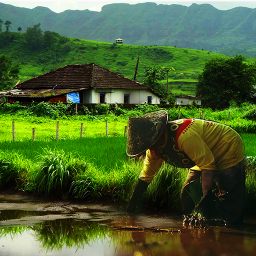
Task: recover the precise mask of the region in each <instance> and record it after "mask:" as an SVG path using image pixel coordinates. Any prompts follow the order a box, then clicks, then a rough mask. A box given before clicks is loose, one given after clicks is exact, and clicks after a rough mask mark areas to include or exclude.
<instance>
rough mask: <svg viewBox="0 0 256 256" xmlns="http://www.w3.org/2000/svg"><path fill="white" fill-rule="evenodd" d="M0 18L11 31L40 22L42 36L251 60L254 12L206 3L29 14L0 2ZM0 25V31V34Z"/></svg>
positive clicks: (35, 10)
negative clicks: (8, 23) (172, 48)
mask: <svg viewBox="0 0 256 256" xmlns="http://www.w3.org/2000/svg"><path fill="white" fill-rule="evenodd" d="M0 19H1V20H2V21H3V22H4V23H5V21H6V20H9V21H11V22H12V23H11V29H10V31H11V32H15V31H16V32H17V28H18V27H21V28H22V31H21V32H25V31H26V29H27V27H33V26H34V25H36V24H38V23H40V24H41V29H42V30H43V31H54V32H57V33H59V34H61V35H64V36H68V37H73V38H81V39H88V40H95V41H103V42H113V43H114V42H115V40H116V39H117V38H122V39H123V42H124V43H125V44H134V45H163V46H176V47H181V48H191V49H200V50H201V49H204V50H207V51H215V52H220V53H224V54H228V55H235V54H243V55H244V56H246V57H256V48H255V45H256V44H255V43H256V9H251V8H247V7H237V8H233V9H230V10H225V11H224V10H218V9H216V8H215V7H213V6H212V5H210V4H200V5H198V4H192V5H191V6H189V7H186V6H182V5H176V4H172V5H163V4H159V5H157V4H156V3H140V4H134V5H131V4H124V3H120V4H108V5H105V6H103V8H102V10H101V11H100V12H96V11H90V10H82V11H81V10H66V11H64V12H61V13H55V12H53V11H51V10H50V9H48V8H46V7H40V6H39V7H35V8H33V9H28V8H21V7H15V6H12V5H9V4H3V3H0ZM4 23H3V25H2V29H3V30H4Z"/></svg>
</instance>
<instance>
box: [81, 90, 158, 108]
mask: <svg viewBox="0 0 256 256" xmlns="http://www.w3.org/2000/svg"><path fill="white" fill-rule="evenodd" d="M101 93H104V92H103V90H102V91H101V92H97V91H95V90H94V89H90V90H86V91H84V92H83V103H94V104H97V103H100V94H101ZM125 94H127V95H130V97H129V100H130V101H129V103H130V104H141V103H145V102H148V96H151V97H152V104H159V103H160V99H159V97H158V96H156V95H155V94H153V93H152V92H150V91H147V90H123V89H113V90H111V92H105V102H106V103H113V104H114V103H119V104H122V103H124V95H125Z"/></svg>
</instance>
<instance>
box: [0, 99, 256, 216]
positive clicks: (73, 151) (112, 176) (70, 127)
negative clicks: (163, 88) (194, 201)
mask: <svg viewBox="0 0 256 256" xmlns="http://www.w3.org/2000/svg"><path fill="white" fill-rule="evenodd" d="M15 107H17V106H15ZM254 107H255V106H254V105H248V104H244V105H242V106H241V107H232V108H229V109H226V110H223V111H213V110H211V109H197V108H194V107H182V108H180V110H179V108H169V109H167V111H168V113H169V119H170V120H174V119H177V118H178V115H179V113H180V118H191V117H193V118H198V117H199V113H200V115H202V111H204V115H205V117H206V118H207V119H209V120H213V121H219V122H222V123H226V124H228V125H230V126H231V127H233V128H235V129H236V130H237V131H238V132H239V133H240V134H241V136H242V138H243V140H244V144H245V154H246V156H252V157H254V158H255V156H256V154H255V153H256V146H255V143H254V141H255V139H256V138H255V136H256V134H255V131H256V125H255V122H253V121H251V120H248V119H244V118H243V116H247V115H245V114H246V113H247V112H248V111H250V110H251V109H253V108H254ZM157 109H159V107H157V106H148V105H140V106H137V107H136V108H135V109H133V110H129V111H127V110H123V112H122V113H123V114H122V115H120V116H116V115H114V113H111V112H109V113H108V114H106V115H101V116H99V115H95V116H94V115H73V116H72V115H71V116H66V115H63V116H59V118H58V120H59V128H60V129H59V130H60V133H59V140H56V122H57V120H56V119H52V118H47V117H37V116H32V115H30V114H29V111H28V109H24V110H19V111H18V114H15V112H14V113H12V114H8V113H7V111H5V113H2V114H1V115H0V133H1V134H2V136H1V137H0V185H2V188H3V187H4V186H6V185H8V184H10V183H11V184H12V185H15V186H16V188H17V189H21V190H24V191H30V192H36V193H42V194H46V195H47V194H55V195H58V196H60V197H67V196H68V197H71V198H84V199H87V198H95V199H101V200H103V199H104V200H110V201H112V202H119V203H121V205H122V206H125V205H126V204H127V203H128V200H129V198H130V196H131V193H132V191H133V187H134V185H135V183H136V181H137V179H138V175H139V173H140V171H141V169H142V166H143V162H142V161H137V160H134V159H129V158H128V156H127V155H126V153H125V151H126V137H125V136H124V127H125V126H126V125H127V121H128V117H129V116H134V115H142V114H144V113H146V112H150V111H154V110H157ZM12 110H13V109H12ZM118 113H120V110H119V112H118ZM250 118H251V116H250ZM228 119H229V120H228ZM13 120H15V129H16V140H15V141H12V121H13ZM106 120H108V128H109V133H108V136H106ZM81 123H83V125H84V136H83V138H80V127H81ZM32 128H35V129H36V139H35V141H32ZM10 170H11V172H10ZM186 174H187V170H183V169H177V168H174V167H172V166H169V165H167V164H164V165H163V166H162V168H161V170H160V171H159V173H158V175H157V176H156V177H155V178H154V180H153V182H152V183H151V184H150V186H149V189H148V191H147V194H146V201H147V202H148V203H149V204H150V205H151V206H156V207H168V208H169V209H172V210H175V211H180V203H179V201H180V198H179V193H180V190H181V187H182V184H183V182H184V180H185V178H186ZM253 175H254V172H253V171H251V174H250V175H249V176H248V178H247V184H248V185H247V199H248V200H249V198H254V196H253V195H252V193H254V192H255V190H256V186H255V182H254V181H253V180H255V179H254V176H253ZM247 205H250V204H248V203H247ZM255 210H256V209H254V208H253V207H252V209H250V212H254V211H255Z"/></svg>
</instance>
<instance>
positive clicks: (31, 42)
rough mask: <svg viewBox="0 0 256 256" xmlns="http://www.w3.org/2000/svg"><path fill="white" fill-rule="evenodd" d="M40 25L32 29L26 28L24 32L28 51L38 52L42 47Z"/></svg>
mask: <svg viewBox="0 0 256 256" xmlns="http://www.w3.org/2000/svg"><path fill="white" fill-rule="evenodd" d="M40 25H41V24H40V23H39V24H37V25H34V27H33V28H31V27H28V28H27V30H26V41H27V46H28V48H29V49H30V50H39V49H41V48H42V46H43V32H42V30H41V28H40Z"/></svg>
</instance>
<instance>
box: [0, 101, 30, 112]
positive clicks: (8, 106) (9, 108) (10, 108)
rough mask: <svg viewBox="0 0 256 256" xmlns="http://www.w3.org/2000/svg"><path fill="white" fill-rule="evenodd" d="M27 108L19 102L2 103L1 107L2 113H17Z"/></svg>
mask: <svg viewBox="0 0 256 256" xmlns="http://www.w3.org/2000/svg"><path fill="white" fill-rule="evenodd" d="M26 109H27V107H26V106H24V105H21V104H19V103H18V102H14V103H2V104H1V105H0V112H1V113H17V112H18V111H20V110H26Z"/></svg>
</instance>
